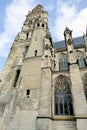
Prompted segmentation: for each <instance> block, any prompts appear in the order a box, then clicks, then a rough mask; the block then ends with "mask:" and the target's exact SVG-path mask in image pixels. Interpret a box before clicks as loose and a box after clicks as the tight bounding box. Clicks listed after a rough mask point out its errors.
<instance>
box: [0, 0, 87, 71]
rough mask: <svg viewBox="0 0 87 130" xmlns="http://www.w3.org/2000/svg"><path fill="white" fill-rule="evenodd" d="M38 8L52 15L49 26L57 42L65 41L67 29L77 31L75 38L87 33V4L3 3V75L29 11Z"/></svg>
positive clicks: (73, 0) (62, 0) (61, 0)
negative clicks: (41, 7) (39, 6)
mask: <svg viewBox="0 0 87 130" xmlns="http://www.w3.org/2000/svg"><path fill="white" fill-rule="evenodd" d="M37 4H41V5H42V6H43V7H44V9H45V10H46V11H48V16H49V22H48V26H49V30H50V33H51V35H52V39H53V41H54V42H56V41H60V40H63V39H64V36H63V32H64V29H65V27H66V26H67V27H69V28H70V29H71V30H72V31H73V37H78V36H82V35H83V33H85V32H86V27H87V0H0V72H1V71H2V68H3V66H4V64H5V61H6V58H7V56H8V54H9V51H10V48H11V46H12V43H13V41H14V39H15V37H16V35H17V34H18V32H20V31H21V28H22V26H23V23H24V20H25V18H26V15H27V13H28V11H31V10H32V9H33V8H34V7H35V6H36V5H37Z"/></svg>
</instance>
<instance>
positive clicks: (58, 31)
mask: <svg viewBox="0 0 87 130" xmlns="http://www.w3.org/2000/svg"><path fill="white" fill-rule="evenodd" d="M57 13H58V15H57V16H58V17H57V18H56V20H55V24H54V27H53V28H52V30H53V36H54V38H55V39H59V40H61V39H64V38H63V32H64V29H65V27H66V26H68V27H69V28H70V29H71V30H73V36H74V37H76V36H80V35H83V32H85V29H86V25H87V8H84V9H81V10H80V11H79V12H78V10H77V8H76V6H75V5H73V4H72V5H71V3H64V2H60V4H59V2H58V6H57Z"/></svg>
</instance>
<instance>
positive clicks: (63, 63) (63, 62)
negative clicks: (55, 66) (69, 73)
mask: <svg viewBox="0 0 87 130" xmlns="http://www.w3.org/2000/svg"><path fill="white" fill-rule="evenodd" d="M68 69H69V64H68V58H67V56H65V55H62V56H61V57H60V58H59V70H68Z"/></svg>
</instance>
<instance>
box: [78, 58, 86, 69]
mask: <svg viewBox="0 0 87 130" xmlns="http://www.w3.org/2000/svg"><path fill="white" fill-rule="evenodd" d="M77 61H78V65H79V68H84V67H86V63H85V59H84V58H79V59H78V60H77Z"/></svg>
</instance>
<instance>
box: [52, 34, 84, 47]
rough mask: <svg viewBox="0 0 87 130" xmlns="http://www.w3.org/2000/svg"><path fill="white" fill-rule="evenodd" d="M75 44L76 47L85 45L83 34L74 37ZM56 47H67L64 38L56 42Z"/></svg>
mask: <svg viewBox="0 0 87 130" xmlns="http://www.w3.org/2000/svg"><path fill="white" fill-rule="evenodd" d="M73 44H74V47H76V46H81V45H84V38H83V36H80V37H76V38H73ZM54 48H55V49H66V44H65V41H64V40H62V41H58V42H55V43H54Z"/></svg>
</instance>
